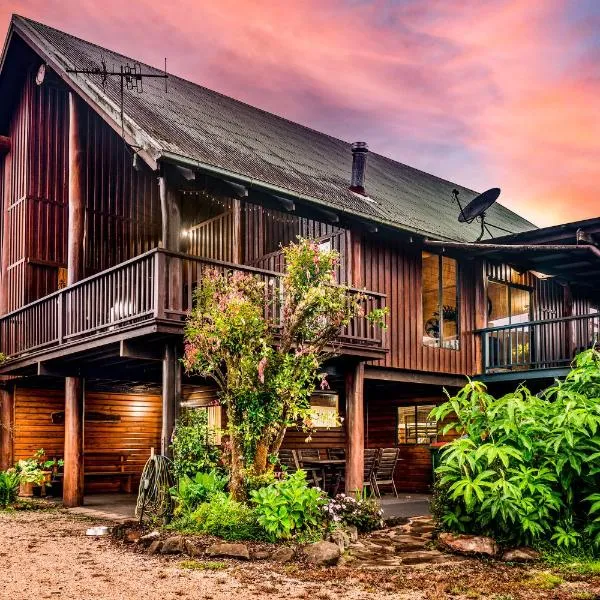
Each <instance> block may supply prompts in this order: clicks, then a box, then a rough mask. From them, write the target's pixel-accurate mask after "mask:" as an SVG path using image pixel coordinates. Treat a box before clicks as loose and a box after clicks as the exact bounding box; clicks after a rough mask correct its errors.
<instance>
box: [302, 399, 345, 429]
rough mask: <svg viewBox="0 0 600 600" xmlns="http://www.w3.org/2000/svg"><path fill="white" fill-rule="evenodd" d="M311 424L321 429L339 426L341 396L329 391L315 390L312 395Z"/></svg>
mask: <svg viewBox="0 0 600 600" xmlns="http://www.w3.org/2000/svg"><path fill="white" fill-rule="evenodd" d="M310 424H311V426H312V427H315V428H319V429H331V428H332V427H339V426H340V425H341V422H340V414H339V397H338V395H337V394H335V393H332V392H329V393H325V392H314V393H313V394H312V395H311V397H310Z"/></svg>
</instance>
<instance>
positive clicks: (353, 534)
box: [345, 525, 358, 543]
mask: <svg viewBox="0 0 600 600" xmlns="http://www.w3.org/2000/svg"><path fill="white" fill-rule="evenodd" d="M345 531H346V533H347V534H348V537H349V538H350V542H352V543H354V542H358V529H357V528H356V526H355V525H346V528H345Z"/></svg>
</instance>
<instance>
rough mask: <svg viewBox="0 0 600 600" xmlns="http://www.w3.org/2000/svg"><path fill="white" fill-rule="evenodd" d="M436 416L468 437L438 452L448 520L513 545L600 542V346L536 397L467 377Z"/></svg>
mask: <svg viewBox="0 0 600 600" xmlns="http://www.w3.org/2000/svg"><path fill="white" fill-rule="evenodd" d="M432 416H433V417H434V418H435V419H437V420H438V421H443V420H445V419H446V418H448V417H450V418H452V416H454V417H455V419H456V421H455V422H453V423H449V424H448V425H447V426H446V427H445V428H444V432H447V431H449V430H450V429H455V430H456V431H457V432H458V433H459V434H461V435H462V436H463V437H461V438H459V439H456V440H454V441H453V442H452V443H450V444H449V445H448V446H446V447H445V448H444V449H443V451H442V457H441V458H442V460H441V466H440V467H439V468H438V469H437V471H436V475H437V476H438V478H439V482H438V484H437V492H436V493H437V494H438V497H437V498H436V503H437V507H436V511H435V512H436V514H437V515H438V518H439V519H440V524H441V525H442V527H445V528H447V529H451V530H457V531H465V532H471V533H482V534H487V535H492V536H495V537H496V538H498V539H499V540H500V541H505V542H510V543H535V542H536V541H539V540H542V539H544V538H546V539H551V540H552V541H553V542H554V543H555V544H556V545H557V546H560V547H565V548H569V547H575V546H577V545H578V544H579V543H580V542H581V540H582V535H583V534H584V533H585V534H587V535H590V536H592V537H593V540H594V544H595V545H596V548H600V494H598V490H599V489H600V466H599V459H600V353H598V352H596V351H594V350H589V351H586V352H583V353H582V354H580V355H579V356H578V357H577V358H576V359H575V364H574V368H573V369H572V370H571V372H570V373H569V375H568V376H567V377H566V378H565V379H564V380H563V381H557V382H556V383H555V384H554V385H552V386H551V387H549V388H548V389H546V390H545V391H544V392H542V393H540V394H539V395H537V396H535V395H533V394H532V393H531V392H530V391H529V390H528V389H527V387H525V386H524V385H522V386H519V387H518V388H517V390H516V391H515V392H513V393H510V394H507V395H505V396H503V397H501V398H494V397H493V396H491V395H490V394H488V393H487V390H486V387H485V385H484V384H482V383H480V382H469V384H468V385H466V386H465V387H464V388H463V389H462V390H461V391H460V392H459V393H458V394H457V395H456V396H454V397H451V398H449V399H448V401H447V402H446V403H445V404H442V405H441V406H439V407H436V408H435V409H434V410H433V411H432Z"/></svg>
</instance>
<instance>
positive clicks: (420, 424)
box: [398, 404, 437, 445]
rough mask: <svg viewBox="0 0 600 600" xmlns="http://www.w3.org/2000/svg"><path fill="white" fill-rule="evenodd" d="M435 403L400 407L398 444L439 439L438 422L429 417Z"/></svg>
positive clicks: (429, 441)
mask: <svg viewBox="0 0 600 600" xmlns="http://www.w3.org/2000/svg"><path fill="white" fill-rule="evenodd" d="M433 409H434V405H433V404H414V405H412V406H399V407H398V444H416V445H423V444H427V445H429V444H432V443H433V442H435V441H437V423H436V421H434V420H433V419H429V413H430V412H431V411H432V410H433Z"/></svg>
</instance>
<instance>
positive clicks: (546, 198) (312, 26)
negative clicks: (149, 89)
mask: <svg viewBox="0 0 600 600" xmlns="http://www.w3.org/2000/svg"><path fill="white" fill-rule="evenodd" d="M13 12H16V13H19V14H22V15H23V16H26V17H30V18H32V19H36V20H39V21H42V22H44V23H46V24H48V25H51V26H53V27H57V28H59V29H64V30H65V31H67V32H69V33H72V34H74V35H77V36H79V37H82V38H84V39H86V40H89V41H92V42H95V43H97V44H100V45H103V46H107V47H109V48H111V49H114V50H117V51H119V52H122V53H124V54H127V55H129V56H132V57H135V58H138V59H139V60H142V61H144V62H147V63H150V64H153V65H157V66H161V65H162V63H163V60H164V57H165V56H167V57H168V64H169V71H170V72H172V73H175V74H177V75H180V76H182V77H185V78H187V79H191V80H192V81H195V82H196V83H199V84H201V85H204V86H206V87H209V88H211V89H214V90H217V91H220V92H222V93H224V94H227V95H230V96H233V97H235V98H238V99H240V100H243V101H245V102H248V103H250V104H253V105H255V106H258V107H261V108H263V109H265V110H268V111H271V112H275V113H277V114H280V115H282V116H285V117H287V118H289V119H292V120H294V121H298V122H300V123H302V124H305V125H308V126H311V127H314V128H316V129H319V130H321V131H324V132H326V133H329V134H331V135H334V136H337V137H341V138H343V139H345V140H347V141H355V140H366V141H367V142H368V143H369V147H370V148H371V149H372V150H373V151H376V152H378V153H381V154H385V155H387V156H390V157H392V158H394V159H396V160H399V161H401V162H404V163H407V164H409V165H412V166H414V167H417V168H419V169H422V170H424V171H428V172H431V173H434V174H436V175H439V176H441V177H444V178H446V179H449V180H451V181H455V182H457V183H460V184H462V185H466V186H467V187H471V188H473V189H475V190H484V189H486V188H489V187H493V186H499V187H501V188H502V196H501V201H502V203H503V204H505V205H506V206H508V207H510V208H512V209H514V210H516V211H517V212H519V213H520V214H522V215H523V216H525V217H527V218H529V219H530V220H532V221H533V222H534V223H536V224H538V225H551V224H555V223H560V222H565V221H574V220H578V219H584V218H589V217H596V216H599V215H600V199H599V195H598V192H597V190H598V189H599V188H600V2H598V1H597V0H565V1H562V2H561V1H558V0H543V1H537V2H536V1H533V0H531V1H529V0H493V1H492V0H490V1H488V2H484V1H481V0H479V1H475V0H464V1H458V0H456V1H452V0H439V1H429V2H424V1H423V0H395V1H394V0H388V1H387V2H384V1H381V2H379V1H371V0H295V1H285V0H247V1H242V0H218V1H217V0H214V1H213V0H210V1H209V0H205V1H202V0H194V1H192V0H169V1H168V2H156V1H150V0H102V2H99V1H98V0H77V1H74V0H0V34H1V35H2V36H4V35H5V33H6V29H7V27H8V23H9V20H10V15H11V13H13Z"/></svg>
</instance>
